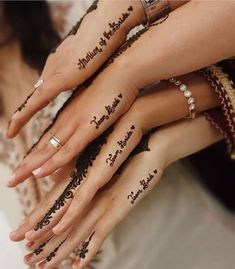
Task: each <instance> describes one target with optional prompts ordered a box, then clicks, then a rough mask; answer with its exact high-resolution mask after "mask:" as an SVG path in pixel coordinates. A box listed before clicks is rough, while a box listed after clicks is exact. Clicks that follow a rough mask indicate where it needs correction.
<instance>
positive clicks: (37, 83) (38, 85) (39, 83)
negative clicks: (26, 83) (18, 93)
mask: <svg viewBox="0 0 235 269" xmlns="http://www.w3.org/2000/svg"><path fill="white" fill-rule="evenodd" d="M43 82H44V80H43V79H42V78H40V79H39V80H38V81H37V82H36V84H35V85H34V89H35V90H36V89H37V88H39V87H40V86H41V85H42V84H43Z"/></svg>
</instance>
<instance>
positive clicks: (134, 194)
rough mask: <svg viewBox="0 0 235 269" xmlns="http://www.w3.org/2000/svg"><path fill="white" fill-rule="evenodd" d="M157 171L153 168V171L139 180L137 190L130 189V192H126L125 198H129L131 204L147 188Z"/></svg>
mask: <svg viewBox="0 0 235 269" xmlns="http://www.w3.org/2000/svg"><path fill="white" fill-rule="evenodd" d="M157 173H158V172H157V169H154V170H153V172H151V173H149V174H148V175H147V177H146V178H144V179H142V180H140V181H139V183H140V188H139V189H138V190H137V191H135V192H134V191H131V192H130V194H128V196H127V199H128V200H130V201H131V203H132V204H134V203H135V201H136V200H137V199H138V198H139V196H140V195H141V194H142V193H143V192H144V191H145V190H147V189H148V188H149V184H150V183H151V181H152V180H153V179H154V177H155V176H156V175H157Z"/></svg>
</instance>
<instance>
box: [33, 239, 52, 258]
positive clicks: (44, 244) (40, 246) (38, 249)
mask: <svg viewBox="0 0 235 269" xmlns="http://www.w3.org/2000/svg"><path fill="white" fill-rule="evenodd" d="M52 237H53V236H52ZM52 237H51V238H49V239H48V240H47V241H45V242H44V243H42V244H41V245H39V247H38V248H36V249H35V250H34V254H35V255H39V254H40V253H41V252H43V250H44V247H45V246H46V245H47V243H49V241H50V240H51V239H52Z"/></svg>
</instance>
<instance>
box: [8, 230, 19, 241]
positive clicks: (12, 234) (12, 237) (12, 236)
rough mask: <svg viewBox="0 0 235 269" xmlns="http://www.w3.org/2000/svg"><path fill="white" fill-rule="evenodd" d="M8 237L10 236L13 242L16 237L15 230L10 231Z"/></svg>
mask: <svg viewBox="0 0 235 269" xmlns="http://www.w3.org/2000/svg"><path fill="white" fill-rule="evenodd" d="M9 236H10V239H12V240H14V239H15V238H16V236H17V230H15V231H12V232H11V233H10V235H9Z"/></svg>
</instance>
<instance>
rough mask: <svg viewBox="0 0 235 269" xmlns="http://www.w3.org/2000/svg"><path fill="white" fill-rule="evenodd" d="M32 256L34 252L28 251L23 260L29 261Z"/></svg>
mask: <svg viewBox="0 0 235 269" xmlns="http://www.w3.org/2000/svg"><path fill="white" fill-rule="evenodd" d="M33 256H34V253H29V254H28V255H26V256H25V257H24V261H25V262H30V261H31V260H32V258H33Z"/></svg>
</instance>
